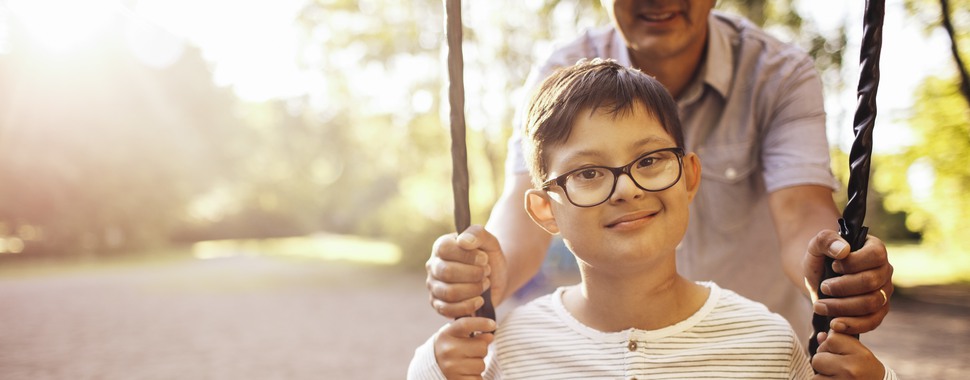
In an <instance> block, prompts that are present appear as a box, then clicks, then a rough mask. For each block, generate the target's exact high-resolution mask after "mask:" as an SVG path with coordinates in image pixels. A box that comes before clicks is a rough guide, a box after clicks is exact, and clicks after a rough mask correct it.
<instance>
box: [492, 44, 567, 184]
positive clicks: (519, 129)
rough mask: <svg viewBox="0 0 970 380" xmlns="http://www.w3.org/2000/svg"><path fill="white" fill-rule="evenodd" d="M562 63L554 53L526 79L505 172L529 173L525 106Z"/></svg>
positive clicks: (514, 117)
mask: <svg viewBox="0 0 970 380" xmlns="http://www.w3.org/2000/svg"><path fill="white" fill-rule="evenodd" d="M562 65H563V63H562V62H561V59H557V56H556V55H553V56H551V57H549V59H547V60H546V62H545V63H543V64H542V65H541V66H538V67H536V68H534V69H533V70H532V71H531V72H530V73H529V77H528V79H526V81H525V87H524V88H525V92H524V94H525V98H523V101H522V104H520V105H519V107H518V109H516V111H515V115H514V116H513V117H512V136H511V137H509V143H508V144H509V145H508V156H506V158H505V174H506V175H507V176H509V175H514V174H529V168H528V166H526V164H525V153H524V152H523V151H522V137H523V136H522V134H523V133H524V132H525V131H524V130H523V129H524V127H525V112H526V110H525V107H527V106H528V103H529V99H531V98H532V93H533V92H534V91H535V90H536V89H537V88H538V87H539V84H541V83H542V81H543V80H544V79H546V77H548V76H549V75H552V73H553V72H554V71H555V70H556V69H558V68H559V67H562Z"/></svg>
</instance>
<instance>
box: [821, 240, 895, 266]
mask: <svg viewBox="0 0 970 380" xmlns="http://www.w3.org/2000/svg"><path fill="white" fill-rule="evenodd" d="M888 265H889V259H888V256H887V255H886V246H885V245H884V244H883V243H882V241H881V240H879V238H877V237H875V236H871V235H870V236H868V237H867V238H866V244H865V245H864V246H862V248H861V249H859V250H858V251H854V252H851V253H849V254H848V255H847V256H846V257H845V258H844V259H841V260H838V261H836V262H835V265H833V268H834V269H835V271H836V272H837V273H858V272H862V271H866V270H870V269H875V268H879V267H882V266H888Z"/></svg>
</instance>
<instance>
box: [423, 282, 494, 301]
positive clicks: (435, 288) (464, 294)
mask: <svg viewBox="0 0 970 380" xmlns="http://www.w3.org/2000/svg"><path fill="white" fill-rule="evenodd" d="M488 286H489V281H488V279H487V278H486V279H485V280H483V281H480V282H472V283H452V284H449V283H446V282H442V281H434V280H432V281H429V282H428V290H429V291H430V292H431V297H432V298H435V299H439V300H441V301H444V302H448V303H455V302H461V301H465V300H468V299H471V298H474V297H477V296H480V295H482V293H484V292H485V289H488Z"/></svg>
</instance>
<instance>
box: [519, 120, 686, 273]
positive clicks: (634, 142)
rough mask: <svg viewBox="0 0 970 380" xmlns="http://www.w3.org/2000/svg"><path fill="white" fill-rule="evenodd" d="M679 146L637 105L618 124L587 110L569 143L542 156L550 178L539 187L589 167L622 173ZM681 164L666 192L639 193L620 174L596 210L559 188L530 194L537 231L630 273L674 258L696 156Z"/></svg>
mask: <svg viewBox="0 0 970 380" xmlns="http://www.w3.org/2000/svg"><path fill="white" fill-rule="evenodd" d="M676 146H677V145H676V144H675V143H674V139H673V138H672V137H671V136H670V134H668V133H667V131H665V130H664V128H663V126H662V125H661V124H660V123H659V122H658V121H657V120H656V119H655V118H654V117H653V116H651V115H650V114H649V113H647V111H646V109H645V108H644V106H643V105H642V104H639V103H638V104H636V105H635V106H634V109H633V112H628V113H624V114H620V115H616V116H614V115H611V114H608V113H604V112H601V111H597V112H594V113H592V114H591V113H590V112H588V110H584V111H581V112H580V113H579V114H578V115H577V117H576V121H575V125H574V126H573V130H572V132H571V133H570V135H569V138H568V139H567V140H566V141H565V142H564V143H562V144H560V145H555V146H551V147H548V148H547V149H546V151H547V155H548V157H547V162H548V165H549V168H548V169H549V173H550V176H549V178H544V179H543V180H548V179H551V178H555V177H557V176H559V175H562V174H564V173H566V172H569V171H572V170H575V169H579V168H583V167H586V166H608V167H618V166H622V165H626V164H628V163H630V162H631V161H633V160H636V159H637V158H638V157H640V156H641V155H643V154H644V153H648V152H651V151H654V150H657V149H664V148H674V147H676ZM638 162H639V161H638ZM683 162H684V167H683V173H682V175H681V176H680V179H679V180H678V181H677V182H676V183H674V185H673V186H671V187H669V188H667V189H666V190H662V191H657V192H649V191H646V190H643V189H641V188H639V187H637V186H636V184H634V183H633V180H632V179H631V177H630V176H629V175H627V174H622V175H620V176H619V177H618V178H617V181H616V188H615V190H614V191H613V194H612V195H611V196H610V197H609V198H608V199H607V200H606V201H605V202H603V203H601V204H599V205H597V206H593V207H578V206H575V205H574V204H572V203H571V202H570V201H569V200H568V199H567V198H566V196H565V194H564V193H563V189H562V188H560V187H559V186H553V187H551V188H549V190H548V191H543V190H530V191H529V192H528V193H527V195H526V206H527V209H528V212H529V214H530V216H532V218H533V220H535V221H536V223H538V224H539V225H540V226H542V227H543V228H544V229H546V230H547V231H549V232H550V233H560V234H562V237H563V240H564V241H565V242H566V244H567V245H568V246H569V248H570V249H572V250H573V252H574V253H575V254H576V255H577V256H578V257H579V258H580V259H581V260H582V261H584V262H586V263H588V264H591V265H596V266H602V265H610V264H613V265H621V266H622V265H628V264H629V265H630V266H629V267H630V268H632V267H633V266H632V265H633V264H635V263H637V262H641V263H642V262H643V261H642V260H644V259H649V258H658V257H661V256H658V255H665V254H667V253H670V254H672V253H674V252H675V250H676V247H677V245H678V244H679V243H680V240H681V239H682V238H683V236H684V233H685V231H686V229H687V220H688V215H689V210H688V205H689V204H690V201H691V199H693V197H694V194H696V192H697V184H698V181H699V178H700V164H699V162H698V160H697V156H696V155H694V154H688V155H687V156H685V157H684V160H683ZM638 260H640V261H638Z"/></svg>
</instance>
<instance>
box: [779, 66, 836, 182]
mask: <svg viewBox="0 0 970 380" xmlns="http://www.w3.org/2000/svg"><path fill="white" fill-rule="evenodd" d="M774 93H775V94H777V97H776V98H773V100H774V101H773V102H771V106H772V108H771V109H770V110H767V114H768V117H769V119H768V120H769V122H768V124H769V128H768V130H767V132H766V134H765V136H764V149H763V151H762V154H763V157H762V160H763V162H764V179H765V186H766V188H767V190H768V192H769V193H770V192H773V191H775V190H778V189H781V188H785V187H790V186H796V185H821V186H826V187H829V188H832V189H836V188H838V186H839V182H838V181H837V180H836V179H835V177H834V176H833V175H832V167H831V159H830V156H829V154H830V153H829V145H828V139H827V136H826V131H825V107H824V104H823V100H822V82H821V80H820V79H819V77H818V74H817V73H816V71H815V66H814V64H813V63H812V61H811V59H810V58H808V57H803V58H802V59H800V60H799V61H798V63H797V64H796V65H794V66H793V68H792V70H791V71H790V72H788V73H785V74H784V75H782V77H781V79H780V81H779V83H778V87H777V88H776V89H775V91H774Z"/></svg>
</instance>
